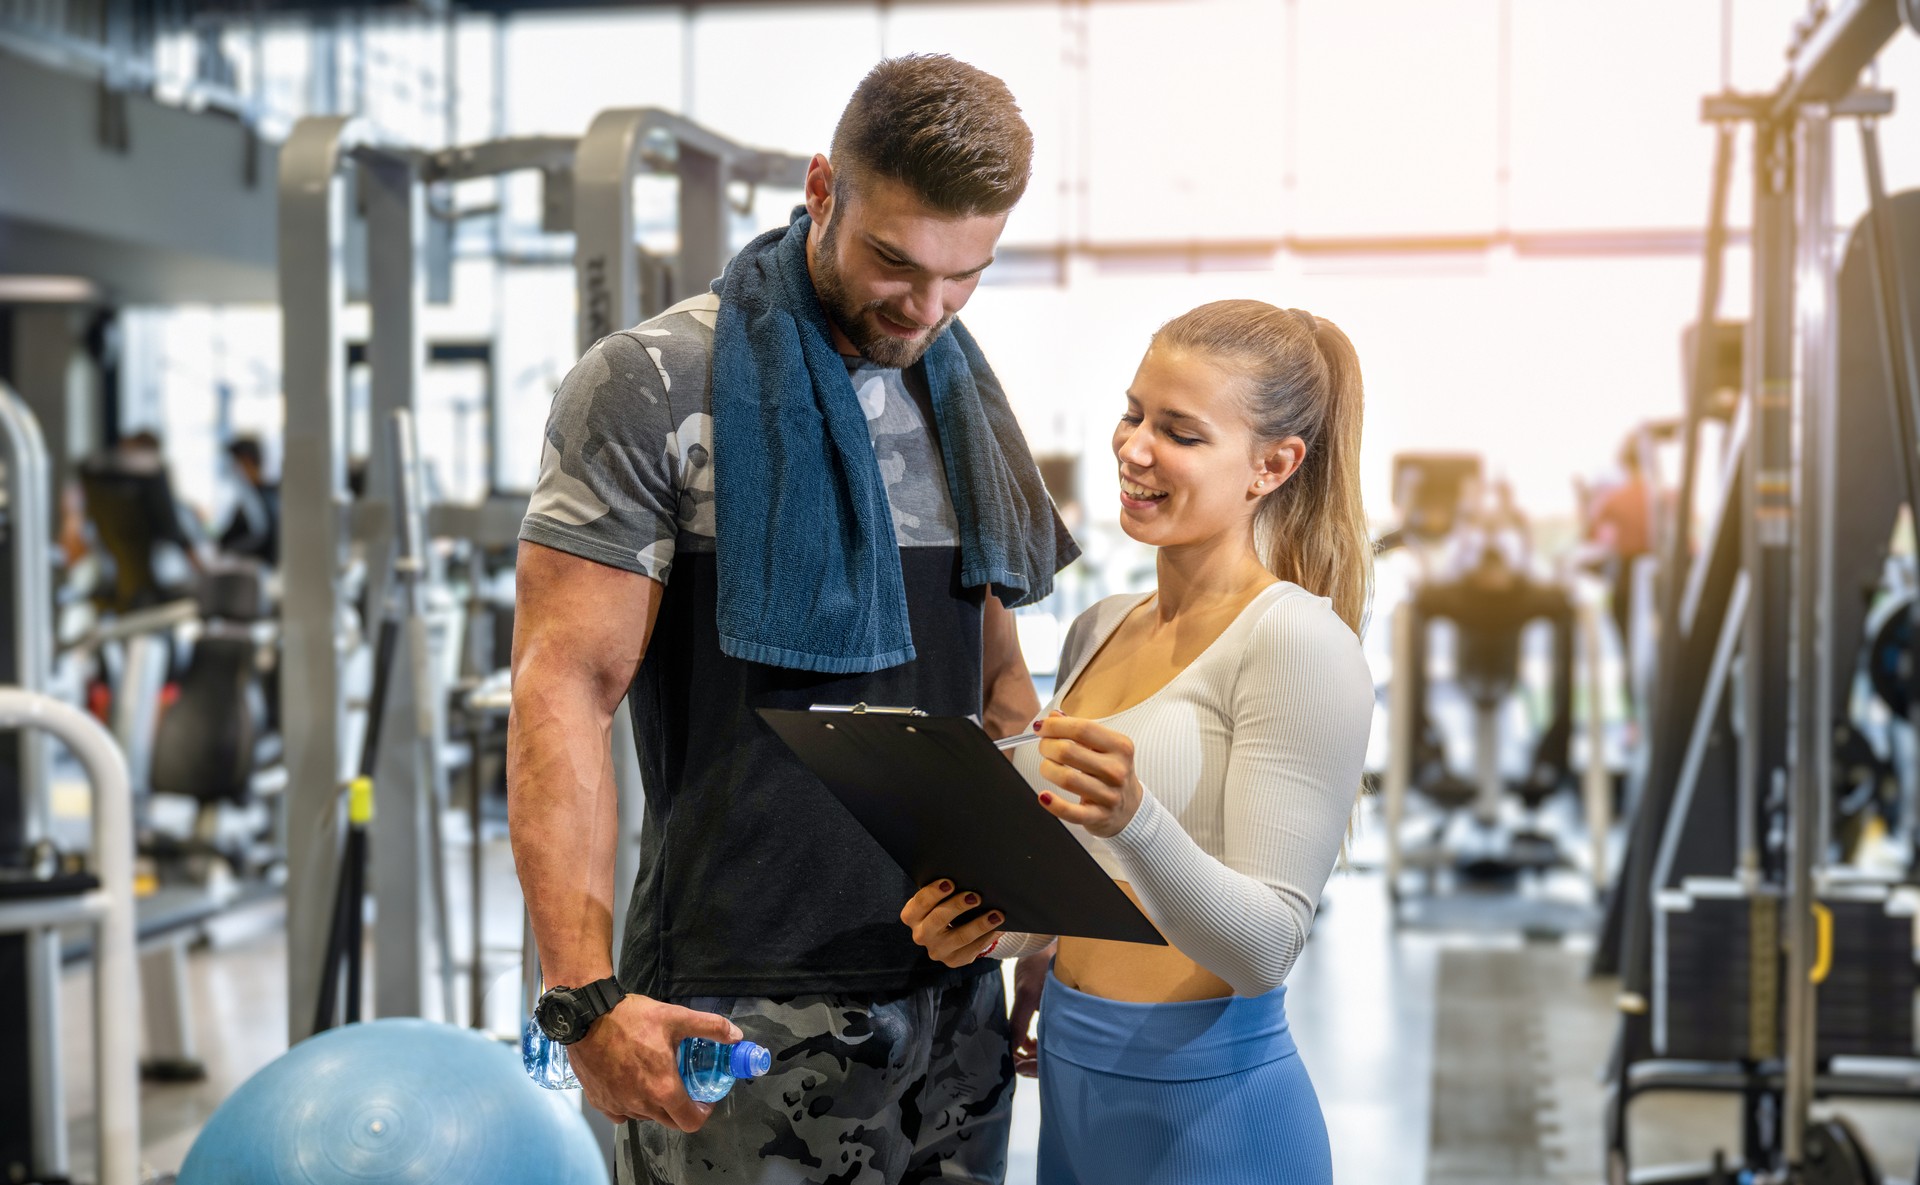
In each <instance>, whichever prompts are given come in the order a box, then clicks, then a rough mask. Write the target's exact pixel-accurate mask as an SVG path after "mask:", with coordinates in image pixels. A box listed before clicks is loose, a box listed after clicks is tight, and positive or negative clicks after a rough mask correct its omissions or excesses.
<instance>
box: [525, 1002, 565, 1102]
mask: <svg viewBox="0 0 1920 1185" xmlns="http://www.w3.org/2000/svg"><path fill="white" fill-rule="evenodd" d="M520 1063H521V1064H522V1065H524V1066H525V1067H526V1068H527V1077H529V1078H531V1079H533V1080H534V1081H535V1082H538V1083H539V1084H540V1085H542V1086H544V1087H546V1088H547V1089H548V1090H577V1089H579V1087H580V1080H579V1079H578V1078H575V1077H574V1076H573V1067H572V1066H569V1065H568V1064H567V1047H566V1046H564V1045H562V1044H560V1043H559V1042H558V1041H555V1040H553V1039H552V1038H550V1037H548V1036H547V1035H546V1034H545V1033H543V1032H541V1031H540V1025H539V1023H538V1022H536V1021H535V1020H534V1019H533V1018H532V1017H528V1018H527V1027H526V1028H525V1029H523V1030H521V1032H520Z"/></svg>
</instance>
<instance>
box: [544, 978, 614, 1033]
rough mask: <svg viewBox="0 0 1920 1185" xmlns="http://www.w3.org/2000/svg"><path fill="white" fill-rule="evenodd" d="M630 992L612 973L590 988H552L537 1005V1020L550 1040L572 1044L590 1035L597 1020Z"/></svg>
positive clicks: (593, 983)
mask: <svg viewBox="0 0 1920 1185" xmlns="http://www.w3.org/2000/svg"><path fill="white" fill-rule="evenodd" d="M626 994H627V993H626V992H625V991H624V990H622V989H621V987H620V981H619V980H617V979H615V978H613V977H612V976H608V977H607V978H605V979H596V980H594V981H593V982H592V983H590V984H588V985H587V986H586V987H578V988H570V987H553V988H548V989H547V990H546V991H544V992H542V993H541V994H540V1002H539V1003H537V1004H535V1005H534V1006H533V1020H534V1023H535V1024H537V1025H539V1026H540V1031H541V1032H543V1033H545V1034H546V1035H547V1040H549V1041H556V1042H558V1043H560V1044H561V1045H572V1044H573V1043H574V1042H575V1041H578V1040H579V1039H580V1038H582V1037H584V1036H586V1035H587V1030H588V1029H590V1028H592V1027H593V1022H594V1021H596V1020H599V1019H600V1018H601V1017H603V1016H605V1015H606V1014H607V1013H609V1012H612V1011H613V1006H614V1005H615V1004H618V1003H619V1002H620V1000H621V999H622V997H624V996H625V995H626Z"/></svg>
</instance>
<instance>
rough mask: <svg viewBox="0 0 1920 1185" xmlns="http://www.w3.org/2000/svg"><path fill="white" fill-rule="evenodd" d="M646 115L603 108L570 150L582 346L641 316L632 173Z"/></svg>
mask: <svg viewBox="0 0 1920 1185" xmlns="http://www.w3.org/2000/svg"><path fill="white" fill-rule="evenodd" d="M647 115H648V112H647V111H645V110H634V111H624V110H621V111H602V112H601V113H600V114H599V115H596V116H594V118H593V123H592V124H590V125H589V126H588V128H587V134H586V135H585V136H582V137H581V138H580V146H579V147H578V148H576V149H575V150H574V157H573V233H574V283H575V284H577V285H578V286H579V294H580V301H579V310H580V314H579V315H580V320H579V327H578V332H577V336H576V341H575V344H576V346H577V348H578V349H579V351H580V353H582V354H584V353H586V352H587V350H588V349H590V348H591V347H592V346H593V343H595V342H597V341H599V340H600V339H601V338H603V337H605V336H607V335H608V334H609V333H612V332H613V331H614V330H616V329H625V328H626V327H628V326H629V325H635V324H638V323H639V320H640V257H639V252H638V249H637V244H636V243H635V242H634V229H633V180H634V177H635V176H637V175H638V172H639V167H640V164H639V157H640V142H641V139H642V138H643V137H644V135H645V133H646V130H647V122H648V121H647Z"/></svg>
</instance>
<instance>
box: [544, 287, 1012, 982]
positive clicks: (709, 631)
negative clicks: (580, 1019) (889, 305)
mask: <svg viewBox="0 0 1920 1185" xmlns="http://www.w3.org/2000/svg"><path fill="white" fill-rule="evenodd" d="M718 311H719V297H718V296H715V295H711V294H708V295H703V296H699V297H696V298H694V299H692V300H688V301H686V302H684V303H682V304H679V305H676V306H674V307H673V308H671V309H668V310H667V311H666V312H665V313H662V314H661V315H659V316H658V317H655V318H653V319H652V320H649V321H647V322H645V323H643V324H641V325H639V326H637V327H635V328H633V329H630V330H625V331H622V332H619V333H615V334H611V335H609V336H608V337H606V338H604V339H602V340H601V341H600V342H599V343H598V344H596V345H595V346H594V347H593V348H592V349H591V350H589V351H587V353H586V356H585V357H583V358H582V359H581V360H580V361H579V362H578V363H577V364H575V366H574V368H573V370H572V371H571V372H570V373H569V374H568V375H567V378H566V381H565V382H564V383H562V385H561V387H560V390H559V392H558V393H557V394H556V395H555V396H554V402H553V410H552V413H551V415H550V417H549V419H548V422H547V437H546V444H545V447H544V448H543V449H542V451H541V467H540V480H539V483H538V485H537V487H536V488H535V490H534V494H533V499H532V502H531V504H530V505H529V507H528V510H527V516H526V520H525V522H524V523H523V524H522V526H521V529H520V537H521V538H522V539H525V540H528V541H530V542H533V543H538V544H542V545H545V546H547V547H552V548H556V549H558V550H560V551H564V552H568V553H570V554H572V555H576V556H580V557H582V558H584V559H589V560H593V561H595V562H597V563H602V564H608V565H611V566H613V567H617V568H624V569H626V570H627V571H630V572H637V573H639V574H641V575H644V576H649V577H652V578H653V579H655V580H658V581H660V582H661V583H662V584H664V585H666V591H665V593H664V594H663V597H662V601H661V607H660V615H659V618H658V620H657V622H656V623H655V626H654V630H653V635H652V638H651V640H650V642H649V644H648V647H647V654H646V658H645V660H644V661H643V663H642V664H641V668H640V672H639V675H638V677H637V678H636V679H635V681H634V684H633V687H632V690H631V692H630V698H629V702H630V704H631V706H632V708H633V722H634V734H635V740H636V742H637V745H638V748H639V751H640V763H641V776H642V781H643V783H644V785H645V789H646V818H645V820H644V822H643V824H642V826H641V828H640V830H641V863H640V874H639V878H638V880H637V882H636V884H635V891H634V896H633V905H632V907H631V908H630V910H629V912H628V915H627V932H626V941H625V944H624V946H623V949H622V952H621V961H620V977H621V980H622V982H623V983H624V984H625V985H626V986H627V987H628V988H629V989H630V990H635V991H642V992H646V993H647V994H649V995H655V996H664V997H668V998H674V997H684V996H690V995H761V996H775V995H785V994H793V993H803V992H809V993H811V992H861V991H870V992H874V993H876V994H878V993H886V992H891V991H897V990H904V989H906V988H910V987H917V986H922V985H924V984H928V983H933V982H938V981H941V980H943V979H947V978H950V977H951V976H952V974H953V973H951V972H948V971H947V970H946V969H945V968H943V967H941V966H939V965H938V964H935V963H932V962H930V961H929V960H927V959H926V958H925V957H924V956H923V952H921V950H920V948H918V947H916V946H914V945H913V943H912V942H911V940H910V938H909V937H908V934H907V930H906V927H904V926H902V925H901V924H900V921H899V912H900V907H901V905H902V904H904V903H905V901H906V899H907V897H908V896H909V895H910V894H911V892H912V890H913V888H914V887H915V886H912V885H910V884H909V883H908V880H907V878H906V876H905V874H904V873H902V872H901V870H900V868H899V867H898V866H897V865H895V864H894V863H893V862H892V860H890V859H889V858H888V857H887V856H886V854H885V853H884V852H882V851H881V850H880V848H879V847H878V845H876V844H875V843H874V842H873V840H872V839H871V838H870V837H869V836H868V835H867V834H866V832H865V831H863V830H861V829H860V827H859V825H858V824H856V823H855V822H854V821H853V819H852V817H851V816H850V815H848V814H847V813H846V812H845V810H844V809H843V808H841V806H840V805H839V803H838V802H837V801H835V800H834V799H833V798H832V796H831V795H829V794H828V793H827V791H826V789H825V788H824V787H822V786H821V785H820V784H819V782H818V781H816V780H815V779H814V778H813V776H812V775H811V774H810V773H808V772H807V771H806V769H805V768H804V767H803V766H801V765H800V764H799V762H798V760H797V759H796V758H794V757H793V755H792V753H791V752H790V751H789V750H787V748H786V747H785V746H784V745H782V744H781V743H780V741H779V740H778V739H777V738H775V737H774V736H773V734H772V732H771V731H770V730H768V729H767V727H766V726H765V725H764V724H763V723H762V722H761V721H760V719H759V718H758V717H757V716H755V715H754V710H755V709H757V708H763V707H779V708H805V707H808V706H810V705H812V704H815V703H860V702H865V703H871V704H900V705H911V706H914V707H919V708H923V709H925V710H927V711H929V712H933V713H937V714H957V715H969V714H974V713H978V712H979V711H980V708H981V693H982V688H981V652H980V633H981V620H982V607H983V604H984V594H983V591H982V590H980V589H963V588H962V587H961V586H960V579H959V576H960V549H959V537H958V532H957V528H956V525H955V520H954V514H953V503H952V497H951V495H950V493H949V490H948V486H947V478H946V472H945V469H944V466H943V462H942V459H941V452H940V448H939V441H938V438H937V436H936V435H935V431H934V426H933V425H934V418H933V412H932V406H931V401H930V398H929V396H928V393H927V390H926V383H925V378H924V374H923V373H922V370H921V368H919V367H913V368H910V369H908V370H905V371H901V370H891V369H887V368H884V367H879V366H876V365H873V364H872V363H869V362H866V361H865V360H864V359H859V358H850V359H848V360H847V365H848V374H849V377H850V378H851V379H852V381H853V388H854V392H855V394H856V395H857V396H858V397H859V400H860V406H861V408H862V410H863V411H865V412H866V418H867V429H868V432H869V433H870V435H871V436H872V440H873V448H874V455H875V459H876V460H877V461H878V462H879V466H880V472H881V474H882V476H883V477H884V479H885V481H886V488H887V497H888V503H889V505H890V507H891V508H892V512H893V521H894V534H895V537H896V539H897V540H898V542H899V545H900V560H901V572H902V575H903V577H904V578H905V584H906V591H907V610H908V619H909V621H910V623H911V626H912V630H913V641H914V648H915V650H916V652H917V655H918V657H917V658H916V659H915V660H914V661H913V662H910V663H906V664H903V665H901V666H897V667H892V668H889V669H887V670H883V671H876V672H874V673H872V674H870V675H850V676H840V675H821V674H816V673H812V672H805V671H794V670H787V669H785V668H779V667H771V666H765V665H762V664H759V663H750V662H743V661H741V660H738V659H735V658H731V657H728V656H727V655H725V654H723V653H721V651H720V646H719V634H718V631H717V628H716V624H715V618H716V610H717V599H716V598H717V587H718V580H717V574H716V571H715V555H714V534H715V525H714V456H713V447H714V445H713V417H712V400H711V393H710V391H709V382H710V379H711V375H712V361H711V351H712V345H713V327H714V321H715V317H716V314H717V313H718ZM728 480H729V482H733V483H737V484H735V485H730V486H729V487H728V489H727V496H729V497H738V498H754V497H757V496H759V495H760V491H759V490H756V488H755V483H756V482H758V481H760V480H762V479H761V478H760V477H759V476H758V475H747V474H730V475H729V477H728ZM774 558H775V561H776V562H777V557H774ZM582 610H583V611H591V607H590V606H582ZM631 826H632V824H631V822H630V821H625V820H623V827H624V829H626V830H629V831H630V830H631ZM976 970H977V969H976Z"/></svg>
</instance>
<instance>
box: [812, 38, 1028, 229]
mask: <svg viewBox="0 0 1920 1185" xmlns="http://www.w3.org/2000/svg"><path fill="white" fill-rule="evenodd" d="M831 159H832V162H833V167H834V172H835V174H836V185H835V188H836V190H838V189H840V188H841V186H842V185H845V184H851V185H852V186H854V187H855V188H857V187H858V186H859V185H860V183H861V182H862V181H864V180H865V179H867V178H870V177H886V178H890V179H892V180H894V181H899V182H901V183H903V184H905V185H906V186H907V187H908V188H909V189H911V190H912V191H913V192H914V194H915V196H917V197H918V198H919V199H920V200H921V201H923V202H925V203H927V204H928V205H929V206H932V207H933V208H934V209H936V210H939V211H940V212H942V213H944V214H954V215H959V216H961V217H974V216H976V215H981V214H1004V213H1006V212H1007V211H1008V210H1011V209H1013V207H1014V204H1015V203H1016V202H1018V201H1019V200H1020V195H1022V194H1023V193H1025V192H1026V190H1027V178H1028V177H1029V176H1031V175H1032V173H1033V132H1032V131H1031V130H1030V129H1029V128H1028V127H1027V122H1026V120H1024V119H1022V118H1020V108H1019V106H1018V105H1017V104H1016V103H1015V102H1014V101H1013V92H1012V91H1009V90H1008V89H1007V84H1006V83H1004V82H1002V81H1000V80H999V79H998V78H995V77H994V76H993V75H991V74H988V73H987V72H986V71H984V70H981V69H978V68H976V67H973V66H969V65H967V64H966V63H965V62H962V61H957V60H955V59H953V58H950V57H948V56H947V55H945V54H907V55H906V56H904V57H898V58H888V59H887V60H886V61H883V62H881V63H880V64H879V65H878V66H875V67H874V68H873V69H872V70H871V71H869V72H868V74H867V76H866V77H865V78H863V79H861V80H860V85H859V86H858V87H856V88H854V92H853V98H852V99H851V100H850V101H849V102H848V103H847V109H846V110H845V111H844V112H842V113H841V115H840V123H839V126H837V127H836V128H834V131H833V147H832V151H831Z"/></svg>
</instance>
